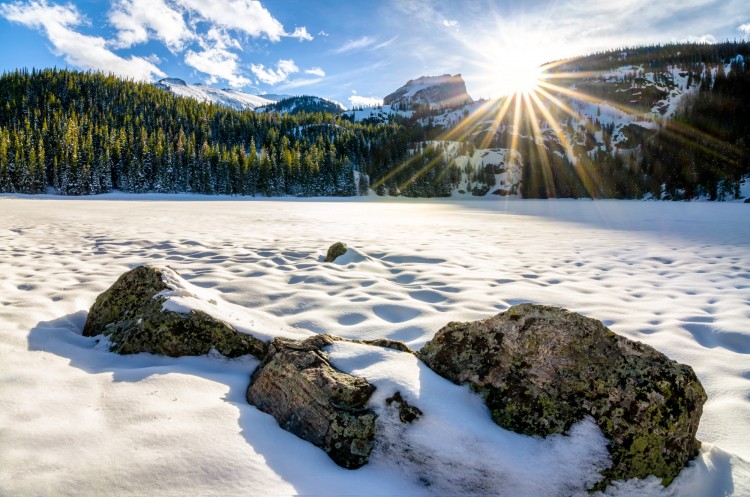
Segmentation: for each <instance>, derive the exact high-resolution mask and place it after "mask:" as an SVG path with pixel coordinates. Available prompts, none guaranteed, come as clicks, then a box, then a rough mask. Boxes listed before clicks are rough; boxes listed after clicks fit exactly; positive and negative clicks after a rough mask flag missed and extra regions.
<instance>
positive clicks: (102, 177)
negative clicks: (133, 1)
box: [0, 42, 750, 200]
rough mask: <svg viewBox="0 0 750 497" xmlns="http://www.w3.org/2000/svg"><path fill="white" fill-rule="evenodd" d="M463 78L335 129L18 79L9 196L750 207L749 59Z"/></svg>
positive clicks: (674, 55)
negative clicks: (511, 83)
mask: <svg viewBox="0 0 750 497" xmlns="http://www.w3.org/2000/svg"><path fill="white" fill-rule="evenodd" d="M459 78H460V77H456V76H454V77H451V76H448V75H446V76H441V77H438V78H419V79H417V80H413V81H410V82H409V83H407V84H406V85H404V87H402V88H401V89H399V90H397V91H396V92H394V93H393V94H391V95H389V97H388V99H387V100H388V101H389V102H391V103H389V104H386V105H383V106H381V107H380V108H377V109H358V110H353V111H347V112H344V113H335V114H333V115H331V114H329V113H323V112H318V111H316V112H300V113H298V114H294V112H295V111H296V110H298V109H303V108H304V107H305V105H309V106H310V107H308V108H317V109H318V110H319V109H320V107H318V106H320V105H329V103H325V101H323V100H322V99H317V98H316V97H300V98H297V99H291V100H289V101H287V102H283V103H282V105H281V106H280V107H279V109H281V110H282V111H283V114H279V113H264V112H238V111H237V110H234V109H232V108H225V107H222V106H219V105H213V104H208V103H206V100H209V101H211V100H210V99H208V98H207V97H206V96H205V95H206V92H205V90H206V87H202V86H200V85H187V84H185V83H184V82H183V81H178V80H165V81H162V82H161V83H160V86H161V87H168V88H169V89H170V90H172V91H174V89H175V88H176V89H177V91H182V92H183V93H186V94H189V96H191V97H193V98H177V97H176V96H175V95H174V93H170V92H165V91H163V90H161V89H158V88H157V87H156V86H154V85H151V84H145V83H134V82H131V81H124V80H120V79H118V78H116V77H114V76H105V75H102V74H96V73H94V74H87V73H79V72H74V71H64V70H56V69H46V70H41V71H38V70H33V71H26V70H19V71H15V72H12V73H5V74H3V75H2V76H0V96H2V99H3V102H4V103H3V105H1V106H0V192H17V193H43V192H45V191H48V190H50V189H51V190H52V191H55V192H57V193H61V194H66V195H81V194H94V193H102V192H106V191H110V190H112V189H120V190H124V191H130V192H147V191H155V192H200V193H207V194H216V193H224V194H240V195H256V194H262V195H269V196H284V195H289V196H319V195H362V194H367V192H369V191H374V192H375V193H376V194H378V195H393V196H408V197H436V196H461V195H470V196H487V197H494V198H497V197H515V198H553V197H564V198H581V197H588V198H629V199H661V200H692V199H705V200H738V199H743V198H748V197H750V140H749V139H748V136H750V43H748V42H737V43H721V44H715V45H703V44H670V45H656V46H647V47H638V48H633V49H620V50H614V51H609V52H603V53H598V54H592V55H589V56H586V57H580V58H576V59H570V60H565V61H559V62H558V63H556V64H555V65H554V66H553V68H552V69H548V74H547V77H546V79H547V83H544V84H540V86H539V88H537V89H533V88H530V89H529V90H528V91H527V92H526V93H524V94H520V95H511V96H507V97H503V98H499V99H497V100H492V101H486V100H485V101H477V102H471V103H467V102H469V101H468V100H467V99H464V100H461V98H460V97H456V96H457V95H463V94H464V90H463V89H464V88H465V85H464V84H463V82H462V80H460V79H459ZM196 89H198V90H202V93H201V92H197V90H196ZM217 91H220V90H217ZM191 92H192V93H191ZM238 93H240V92H230V93H227V92H225V93H224V97H226V96H227V95H236V94H238ZM196 95H197V96H196ZM201 95H202V96H201ZM248 97H252V98H258V97H253V96H248ZM221 101H222V102H225V101H226V100H221ZM450 102H454V103H452V104H451V103H450ZM264 105H266V106H269V105H275V104H272V103H271V102H270V101H269V100H265V101H264ZM242 108H245V107H242ZM303 110H304V109H303ZM40 123H41V124H40Z"/></svg>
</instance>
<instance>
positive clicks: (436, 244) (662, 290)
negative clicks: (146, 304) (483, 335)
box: [0, 195, 750, 497]
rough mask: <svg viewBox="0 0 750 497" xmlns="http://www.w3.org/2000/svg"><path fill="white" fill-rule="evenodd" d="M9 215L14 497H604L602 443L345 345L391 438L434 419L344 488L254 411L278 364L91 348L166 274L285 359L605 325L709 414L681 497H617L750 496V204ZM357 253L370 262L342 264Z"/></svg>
mask: <svg viewBox="0 0 750 497" xmlns="http://www.w3.org/2000/svg"><path fill="white" fill-rule="evenodd" d="M147 199H148V200H147ZM167 199H173V200H175V201H165V200H167ZM177 200H180V201H177ZM188 200H189V201H188ZM0 209H1V210H2V216H0V323H2V326H0V398H2V399H3V408H2V409H0V495H9V496H10V495H13V496H15V495H47V496H50V497H55V496H73V495H75V496H98V495H117V496H139V495H161V496H184V495H250V496H252V495H258V496H260V495H301V494H302V495H315V496H324V495H325V496H327V495H359V496H365V495H367V496H369V495H409V496H412V495H415V496H430V495H432V496H435V495H446V494H461V495H493V496H498V495H500V496H518V495H528V496H537V495H540V496H541V495H550V494H551V495H554V494H555V493H557V494H560V495H581V496H583V495H587V494H586V493H585V491H584V490H582V488H583V482H585V481H586V480H587V479H588V478H590V477H591V476H592V473H593V472H594V471H595V470H596V468H597V467H599V465H600V464H602V460H601V458H600V457H599V456H600V455H601V453H602V452H601V449H602V447H603V439H602V438H601V436H600V435H599V434H598V433H597V432H596V430H594V429H593V427H592V425H591V423H590V422H586V421H584V422H583V423H582V424H580V425H578V426H577V427H576V429H575V430H574V432H573V434H572V436H571V437H570V438H565V437H559V438H553V439H548V440H546V441H539V440H535V439H533V438H528V437H522V436H520V435H517V434H512V433H510V432H505V431H502V430H500V428H498V427H497V426H496V425H494V423H492V421H491V419H490V417H489V413H488V412H487V411H486V408H484V406H483V404H482V403H481V400H480V399H479V398H478V397H477V396H475V395H473V394H471V392H470V391H469V390H468V389H461V388H460V387H457V386H455V385H452V384H451V383H449V382H447V381H444V380H442V379H440V378H437V377H435V375H433V374H431V373H430V372H429V371H426V370H424V369H423V368H421V367H420V366H419V365H418V364H417V363H416V362H414V360H413V359H410V357H412V356H409V355H408V354H402V353H399V352H396V351H391V350H387V349H380V348H377V347H367V348H365V347H364V346H360V345H356V344H345V343H336V344H334V345H332V346H331V347H329V348H328V351H329V354H330V355H331V361H332V362H333V364H334V365H335V366H336V367H338V368H341V369H342V370H344V371H349V372H352V373H353V374H357V375H360V374H361V375H362V376H364V377H366V378H367V379H368V381H371V382H373V384H375V385H376V386H377V387H378V390H376V392H375V394H374V395H373V399H372V401H371V405H372V408H373V409H375V410H378V411H379V412H380V413H381V417H383V418H384V420H385V418H387V417H388V416H396V418H397V417H398V413H397V409H395V408H390V410H388V407H387V406H386V405H385V404H384V399H386V398H388V397H391V396H392V395H393V394H394V393H395V391H396V390H398V391H400V392H401V393H402V395H403V397H404V399H406V400H407V401H408V402H409V404H411V405H414V406H416V407H417V408H419V409H420V410H421V411H422V412H423V413H424V415H423V416H422V417H420V418H419V419H417V420H415V421H414V422H413V423H412V424H411V425H404V426H405V428H404V431H403V432H401V431H398V430H397V429H396V427H399V426H400V422H399V424H393V425H389V426H391V427H392V429H393V431H392V432H386V436H385V438H384V440H383V441H382V442H381V443H380V445H376V446H375V448H374V450H373V454H372V456H371V460H370V463H369V464H368V465H366V466H364V467H363V468H360V469H358V470H356V471H347V470H344V469H341V468H339V467H337V466H336V465H335V464H334V463H333V462H332V461H330V459H329V458H328V457H327V456H326V455H325V454H324V453H322V451H321V450H320V449H318V448H317V447H314V446H313V445H311V444H309V443H307V442H304V441H302V440H300V439H298V438H297V437H295V436H294V435H291V434H289V433H287V432H285V431H284V430H282V429H281V428H279V427H278V425H277V423H276V422H275V420H274V419H273V418H271V417H270V416H268V415H266V414H263V413H261V412H259V411H258V410H257V409H255V408H253V407H252V406H250V405H248V404H247V402H246V400H245V389H246V387H247V384H248V381H249V375H250V373H251V372H252V371H253V369H254V368H255V367H256V366H257V364H258V361H257V360H255V359H249V358H238V359H233V360H229V359H226V358H224V357H220V356H216V355H212V354H209V356H204V357H185V358H178V359H173V358H164V357H157V356H152V355H148V354H138V355H131V356H125V357H123V356H118V355H116V354H113V353H110V352H109V351H108V344H107V343H106V341H105V340H102V341H99V342H97V338H95V337H94V338H87V337H83V336H82V335H81V330H82V328H83V324H84V322H85V320H86V311H87V310H88V309H89V308H90V307H91V304H92V303H93V302H94V300H95V299H96V297H97V295H99V294H100V293H101V292H103V291H104V290H106V289H107V288H108V287H109V286H110V285H111V284H112V283H113V282H114V281H115V280H116V279H117V278H118V276H119V275H121V274H122V273H124V272H125V271H127V270H128V269H131V268H132V267H135V266H136V265H140V264H144V263H148V264H154V265H160V266H165V265H166V266H170V267H172V268H174V269H175V270H176V271H177V272H179V273H180V274H181V275H182V276H183V277H184V278H185V279H186V280H188V281H189V283H190V285H189V286H188V285H183V288H182V289H181V290H179V291H176V292H175V294H174V295H173V296H172V297H173V298H171V299H170V300H171V301H174V302H175V305H177V303H178V302H182V303H183V304H184V305H192V304H195V301H196V300H198V301H201V302H208V304H206V305H207V306H208V307H207V310H211V311H212V312H221V313H222V315H224V316H226V318H225V319H231V320H232V324H233V325H234V323H238V324H239V323H243V322H244V323H245V326H246V328H247V329H248V330H253V332H262V331H264V330H266V331H267V333H268V336H276V335H279V334H284V335H285V336H299V337H304V336H309V335H311V334H313V333H322V332H328V333H332V334H334V335H338V336H343V337H348V338H355V339H358V340H365V339H374V338H380V337H386V338H390V339H393V340H403V341H405V342H406V343H407V344H408V345H409V346H411V347H412V348H413V349H418V348H420V347H421V346H422V345H423V344H424V343H425V342H426V341H427V340H429V339H430V338H431V337H432V335H433V334H434V333H435V332H436V331H437V330H438V329H440V328H441V327H442V326H444V325H445V324H446V323H448V322H449V321H472V320H476V319H480V318H485V317H488V316H492V315H495V314H497V313H498V312H499V311H502V310H505V309H507V308H508V307H510V306H511V305H513V304H517V303H520V302H525V301H530V302H535V303H543V304H549V305H559V306H563V307H566V308H568V309H570V310H573V311H575V312H579V313H581V314H584V315H586V316H592V317H595V318H597V319H600V320H602V321H603V322H604V324H605V325H607V326H608V327H610V328H611V329H612V330H613V331H615V332H617V333H619V334H622V335H624V336H626V337H628V338H630V339H634V340H639V341H643V342H645V343H647V344H648V345H651V346H653V347H655V348H656V349H657V350H659V351H661V352H663V353H665V354H666V355H667V356H669V357H670V358H672V359H674V360H676V361H679V362H681V363H684V364H688V365H690V366H691V367H692V368H693V369H694V370H695V372H696V374H697V375H698V377H699V379H700V381H701V383H702V384H703V385H704V387H705V389H706V393H707V394H708V401H707V403H706V404H705V406H704V414H703V417H702V418H701V423H700V427H699V430H698V434H697V436H698V438H699V439H700V440H701V441H703V447H702V449H701V452H700V454H699V456H698V458H697V459H696V460H694V461H692V462H691V463H689V465H688V467H687V468H686V469H685V470H683V471H682V472H681V473H680V475H679V476H678V477H677V478H676V479H675V481H674V482H673V483H672V484H671V485H670V486H669V487H667V488H666V489H664V488H663V487H662V486H661V484H660V482H659V481H658V480H657V479H656V478H653V479H648V480H645V481H631V482H618V483H616V484H615V485H614V486H613V487H610V488H609V489H608V491H607V494H606V495H609V496H625V495H639V496H640V495H645V496H651V497H653V496H665V497H666V496H680V497H683V496H684V497H704V496H709V497H713V496H727V495H728V496H736V497H744V496H746V495H750V462H748V461H750V449H749V448H750V382H749V381H748V380H749V379H750V373H749V372H748V367H747V363H748V361H747V358H748V354H750V332H748V330H750V313H749V312H748V309H750V297H749V294H748V291H749V290H750V248H748V243H747V241H748V240H750V221H749V220H748V217H747V215H746V210H747V208H746V206H745V205H742V204H712V203H701V202H692V203H655V202H617V201H606V202H605V201H598V202H592V201H523V202H514V201H502V200H501V201H499V202H498V201H494V202H486V201H481V200H476V201H463V202H449V201H445V202H432V201H424V200H415V201H399V202H393V201H388V200H385V199H371V200H368V201H355V202H352V201H338V202H325V201H305V202H303V201H230V200H229V199H225V201H223V202H220V201H216V198H213V197H201V196H182V197H170V196H161V197H159V196H145V197H144V196H140V197H139V196H124V195H121V196H116V195H110V196H104V197H97V199H96V200H95V199H76V200H74V199H59V198H58V199H49V198H48V199H44V198H35V199H24V198H7V197H5V198H0ZM339 240H340V241H343V242H345V243H346V244H347V246H348V247H349V250H348V251H347V254H345V255H344V256H342V257H341V258H339V259H337V260H336V262H334V263H331V264H325V263H323V260H324V258H325V254H326V250H327V249H328V247H329V246H330V244H331V243H332V242H333V241H339ZM207 297H208V298H207ZM211 300H213V301H214V303H211V302H210V301H211ZM230 304H231V305H230ZM209 308H210V309H209ZM241 309H245V311H241ZM248 321H250V322H248ZM373 354H374V355H373ZM409 361H412V362H409ZM457 399H460V400H461V402H458V401H457ZM453 420H456V422H455V423H454V422H453ZM397 422H398V421H397ZM448 426H451V427H452V428H451V429H450V430H448V429H447V428H446V427H448ZM485 427H486V429H485ZM399 429H400V428H399ZM435 433H441V434H442V436H441V437H435V436H434V434H435ZM405 451H406V452H408V454H410V456H409V457H407V458H405V459H404V462H403V464H402V465H397V464H396V463H395V462H393V461H394V456H395V455H397V454H402V455H403V454H404V453H405ZM501 476H502V478H500V477H501ZM545 481H548V482H549V483H548V484H547V485H543V482H545ZM428 484H429V485H428Z"/></svg>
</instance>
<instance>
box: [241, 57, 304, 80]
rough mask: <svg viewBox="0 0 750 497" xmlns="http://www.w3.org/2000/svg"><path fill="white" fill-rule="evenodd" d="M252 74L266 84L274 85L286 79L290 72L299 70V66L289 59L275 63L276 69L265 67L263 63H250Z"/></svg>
mask: <svg viewBox="0 0 750 497" xmlns="http://www.w3.org/2000/svg"><path fill="white" fill-rule="evenodd" d="M250 70H251V71H253V74H255V76H256V77H257V78H258V79H259V80H260V81H262V82H263V83H266V84H268V85H275V84H278V83H283V82H284V81H286V80H287V79H288V78H289V76H290V75H291V74H294V73H296V72H299V67H297V64H295V63H294V61H293V60H291V59H282V60H280V61H278V62H277V63H276V70H273V69H270V68H269V69H266V68H265V67H264V66H263V64H252V65H251V66H250Z"/></svg>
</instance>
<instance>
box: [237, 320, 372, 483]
mask: <svg viewBox="0 0 750 497" xmlns="http://www.w3.org/2000/svg"><path fill="white" fill-rule="evenodd" d="M334 340H336V339H335V338H333V337H330V336H328V335H317V336H314V337H311V338H309V339H307V340H305V341H303V342H300V341H296V340H288V339H283V338H276V339H274V340H273V342H272V343H271V345H270V346H269V348H268V354H267V355H266V357H265V359H263V362H262V363H261V365H260V366H259V367H258V369H256V370H255V372H254V373H253V375H252V378H251V381H250V386H249V387H248V389H247V401H248V402H249V403H250V404H251V405H254V406H255V407H257V408H258V409H260V410H261V411H263V412H265V413H268V414H270V415H272V416H273V417H274V418H275V419H276V421H277V422H278V423H279V426H281V427H282V428H283V429H285V430H287V431H289V432H291V433H294V434H295V435H297V436H298V437H300V438H302V439H303V440H307V441H308V442H310V443H312V444H313V445H316V446H317V447H320V448H321V449H323V450H324V451H325V452H326V453H327V454H328V456H329V457H330V458H331V459H332V460H333V461H334V462H335V463H336V464H338V465H339V466H342V467H344V468H348V469H356V468H359V467H361V466H363V465H364V464H366V463H367V461H368V458H369V456H370V452H371V451H372V445H373V440H374V438H375V419H376V417H377V415H376V414H375V413H374V412H373V411H372V410H370V409H368V408H367V407H366V404H367V401H368V400H369V399H370V396H371V395H372V393H373V392H374V391H375V387H374V386H372V385H370V384H369V383H368V382H367V380H365V379H364V378H358V377H355V376H351V375H349V374H346V373H343V372H341V371H339V370H337V369H335V368H334V367H333V366H331V363H330V362H329V361H328V357H327V354H326V353H325V352H324V351H323V350H322V347H324V346H326V345H330V344H332V343H333V342H334Z"/></svg>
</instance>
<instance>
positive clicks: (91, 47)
mask: <svg viewBox="0 0 750 497" xmlns="http://www.w3.org/2000/svg"><path fill="white" fill-rule="evenodd" d="M0 15H2V16H3V17H5V18H6V19H8V20H9V21H12V22H17V23H19V24H23V25H24V26H27V27H30V28H33V29H38V30H40V31H42V32H43V33H44V34H45V35H46V36H47V38H48V39H49V41H50V43H52V47H53V50H52V51H53V53H55V54H56V55H60V56H62V57H63V58H64V59H65V61H66V62H67V63H68V64H70V65H72V66H76V67H79V68H81V69H91V70H94V71H102V72H106V73H113V74H116V75H118V76H121V77H125V78H133V79H135V80H142V81H153V80H154V79H155V77H156V76H158V77H163V76H165V74H164V73H163V72H162V71H161V70H160V69H159V68H158V67H156V66H155V65H154V64H153V63H152V62H150V61H149V60H147V59H144V58H142V57H136V56H133V55H131V56H130V58H127V59H125V58H123V57H120V56H119V55H117V54H115V53H113V52H112V51H110V50H109V49H107V48H106V44H107V42H106V40H105V39H104V38H101V37H98V36H87V35H83V34H81V33H78V32H76V31H74V30H72V29H71V28H72V27H75V26H80V25H81V24H83V23H84V21H85V19H84V17H83V16H82V15H81V13H80V12H79V11H78V9H77V8H76V7H75V6H74V5H71V4H68V5H65V6H63V5H48V4H47V2H46V1H45V0H40V1H31V2H27V3H22V2H14V3H9V4H2V5H0Z"/></svg>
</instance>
